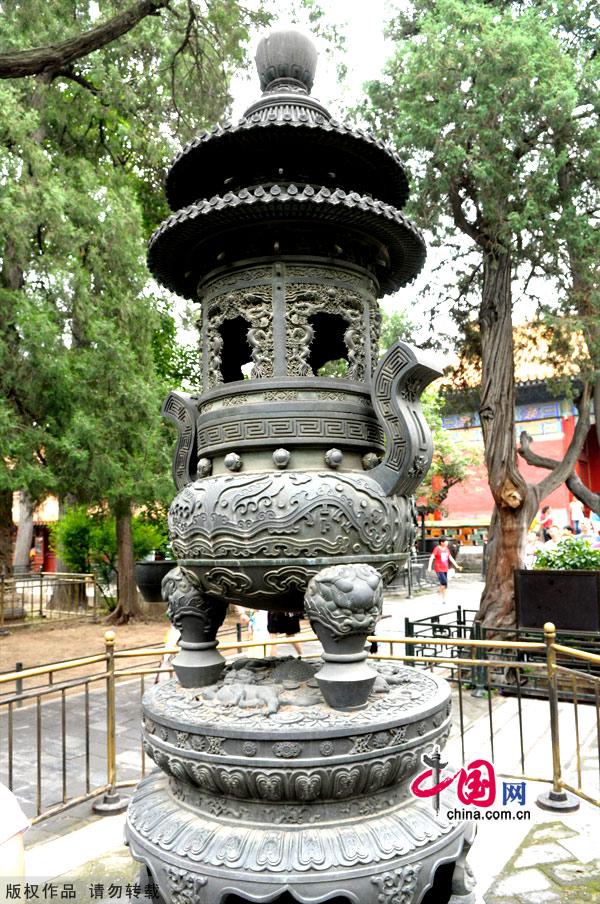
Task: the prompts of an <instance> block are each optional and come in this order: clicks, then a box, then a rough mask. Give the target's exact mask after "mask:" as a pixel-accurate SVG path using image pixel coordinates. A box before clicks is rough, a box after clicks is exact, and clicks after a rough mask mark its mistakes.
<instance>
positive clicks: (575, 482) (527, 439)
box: [518, 431, 600, 515]
mask: <svg viewBox="0 0 600 904" xmlns="http://www.w3.org/2000/svg"><path fill="white" fill-rule="evenodd" d="M531 443H532V437H531V436H530V435H529V434H528V433H525V431H523V433H521V445H520V446H519V449H518V453H519V455H520V456H521V458H523V459H524V460H525V461H526V462H527V464H529V465H533V466H534V467H535V468H546V470H549V471H550V470H553V469H554V468H556V467H557V465H558V461H556V459H554V458H546V457H545V456H544V455H537V454H536V453H535V452H534V451H533V450H532V448H531ZM565 483H566V484H567V486H568V488H569V489H570V491H571V492H572V493H573V496H576V497H577V499H579V501H580V502H583V504H584V505H587V507H588V508H590V509H591V510H592V511H593V512H597V513H598V514H599V515H600V493H594V492H593V490H590V488H589V487H586V485H585V483H584V482H583V480H582V479H581V477H580V476H579V475H578V474H576V473H575V471H573V473H572V474H571V476H570V477H568V478H567V480H566V481H565Z"/></svg>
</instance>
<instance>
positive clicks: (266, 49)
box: [255, 29, 317, 94]
mask: <svg viewBox="0 0 600 904" xmlns="http://www.w3.org/2000/svg"><path fill="white" fill-rule="evenodd" d="M255 59H256V68H257V69H258V76H259V78H260V87H261V88H262V90H263V91H267V90H270V91H273V90H278V89H281V90H285V88H286V87H295V88H296V90H297V89H298V88H304V89H305V90H306V91H307V93H308V94H310V89H311V88H312V86H313V81H314V77H315V70H316V68H317V50H316V48H315V46H314V44H313V43H312V41H311V40H310V39H309V38H307V37H305V36H304V35H303V34H301V33H300V32H298V31H293V30H291V29H290V30H286V31H272V32H271V34H269V35H267V37H265V38H262V40H261V41H260V43H259V45H258V47H257V49H256V57H255Z"/></svg>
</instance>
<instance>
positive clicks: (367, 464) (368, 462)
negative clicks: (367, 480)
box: [362, 452, 379, 471]
mask: <svg viewBox="0 0 600 904" xmlns="http://www.w3.org/2000/svg"><path fill="white" fill-rule="evenodd" d="M378 464H379V457H378V456H377V455H375V453H374V452H367V454H366V455H363V457H362V466H363V469H364V470H365V471H370V470H371V468H376V467H377V465H378Z"/></svg>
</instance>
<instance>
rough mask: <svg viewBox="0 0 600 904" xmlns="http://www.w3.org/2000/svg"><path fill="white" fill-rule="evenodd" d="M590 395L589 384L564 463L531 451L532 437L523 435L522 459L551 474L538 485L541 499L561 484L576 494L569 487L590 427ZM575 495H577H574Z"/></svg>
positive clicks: (521, 444) (585, 389) (584, 389)
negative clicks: (565, 484)
mask: <svg viewBox="0 0 600 904" xmlns="http://www.w3.org/2000/svg"><path fill="white" fill-rule="evenodd" d="M590 395H591V386H590V384H589V383H585V384H584V387H583V392H582V394H581V398H580V400H579V402H578V405H577V407H578V409H579V418H578V420H577V426H576V427H575V432H574V434H573V438H572V440H571V442H570V443H569V448H568V449H567V453H566V455H565V457H564V458H563V460H562V461H555V460H554V459H552V458H545V457H544V456H543V455H537V454H536V453H535V452H533V451H532V449H531V443H532V442H533V440H532V438H531V436H530V435H529V434H528V433H527V432H526V431H523V432H522V433H521V437H520V446H519V448H518V449H517V451H518V453H519V455H520V456H521V458H523V459H524V460H525V461H526V462H527V463H528V464H530V465H533V466H534V467H537V468H545V469H546V470H549V471H550V474H548V476H547V477H544V479H543V480H541V481H540V482H539V483H538V484H537V489H538V492H539V497H540V499H544V498H545V497H546V496H549V495H550V493H552V492H553V491H554V490H555V489H556V488H557V487H559V486H560V485H561V483H567V486H569V489H570V490H571V492H572V493H574V491H573V489H572V488H571V486H570V485H569V481H570V480H571V478H572V477H573V476H574V475H573V469H574V468H575V465H576V464H577V459H578V458H579V455H580V453H581V449H582V448H583V444H584V442H585V439H586V437H587V434H588V431H589V427H590ZM574 495H576V494H575V493H574ZM578 498H579V497H578ZM582 501H583V500H582ZM586 505H589V503H586Z"/></svg>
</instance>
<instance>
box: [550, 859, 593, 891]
mask: <svg viewBox="0 0 600 904" xmlns="http://www.w3.org/2000/svg"><path fill="white" fill-rule="evenodd" d="M548 870H549V873H550V875H551V876H552V878H553V879H554V880H555V881H556V882H559V883H560V884H561V885H583V886H585V885H586V883H587V881H588V880H589V879H593V878H595V879H596V881H598V872H597V870H596V871H595V876H594V875H593V873H594V870H591V869H590V865H589V864H583V863H565V864H558V865H557V866H550V867H548Z"/></svg>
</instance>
